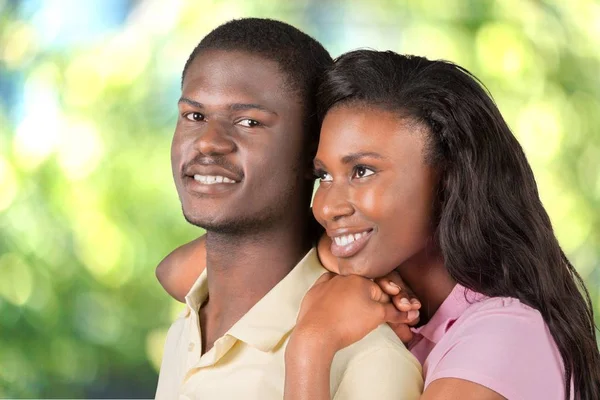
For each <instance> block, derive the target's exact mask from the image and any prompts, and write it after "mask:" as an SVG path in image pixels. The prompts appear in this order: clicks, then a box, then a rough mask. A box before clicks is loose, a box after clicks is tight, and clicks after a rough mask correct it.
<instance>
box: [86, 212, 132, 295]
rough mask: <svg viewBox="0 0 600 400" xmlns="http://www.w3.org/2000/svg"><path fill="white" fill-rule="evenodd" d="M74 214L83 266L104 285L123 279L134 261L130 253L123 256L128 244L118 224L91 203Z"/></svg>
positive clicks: (115, 285) (112, 285) (119, 283)
mask: <svg viewBox="0 0 600 400" xmlns="http://www.w3.org/2000/svg"><path fill="white" fill-rule="evenodd" d="M74 215H75V221H74V230H75V239H76V244H77V254H78V255H79V257H80V259H81V261H82V262H83V264H84V266H85V268H86V269H87V270H88V271H89V272H90V273H91V274H92V276H93V277H94V278H96V279H97V280H98V281H100V282H101V283H102V284H104V285H106V286H109V287H115V288H116V287H120V286H121V285H123V284H124V283H126V282H127V281H128V280H129V279H130V278H131V276H132V273H133V265H132V262H131V259H130V257H125V255H126V253H127V252H128V251H129V249H128V248H127V247H128V246H129V245H130V244H129V243H128V240H127V238H126V237H125V235H124V234H123V232H122V231H121V230H120V229H119V227H118V225H116V224H115V223H114V222H112V221H111V220H110V219H108V217H107V216H106V214H104V213H103V212H101V211H99V210H97V209H94V208H91V207H90V208H88V207H85V206H84V207H81V208H80V209H78V210H77V211H76V212H75V214H74Z"/></svg>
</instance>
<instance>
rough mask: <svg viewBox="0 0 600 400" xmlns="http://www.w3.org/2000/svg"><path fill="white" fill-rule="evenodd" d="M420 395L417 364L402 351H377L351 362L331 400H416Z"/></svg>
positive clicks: (419, 371) (421, 387)
mask: <svg viewBox="0 0 600 400" xmlns="http://www.w3.org/2000/svg"><path fill="white" fill-rule="evenodd" d="M422 391H423V377H422V375H421V367H420V365H419V363H418V361H417V360H416V359H415V358H414V357H413V356H412V355H411V354H410V353H409V352H408V350H406V349H405V348H396V347H378V348H374V349H372V350H371V351H369V352H366V353H364V354H361V355H360V356H357V357H355V358H353V359H352V360H350V362H349V363H348V365H347V367H346V370H345V371H344V373H343V376H342V378H341V381H340V384H339V386H338V387H337V390H336V391H335V393H333V394H332V398H333V399H334V400H372V399H382V400H385V399H394V400H416V399H418V398H419V397H420V396H421V393H422Z"/></svg>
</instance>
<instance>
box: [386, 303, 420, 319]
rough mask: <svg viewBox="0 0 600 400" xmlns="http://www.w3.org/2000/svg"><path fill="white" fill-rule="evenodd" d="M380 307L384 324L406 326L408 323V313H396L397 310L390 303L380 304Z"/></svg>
mask: <svg viewBox="0 0 600 400" xmlns="http://www.w3.org/2000/svg"><path fill="white" fill-rule="evenodd" d="M380 307H382V308H383V320H384V322H387V323H394V324H406V323H407V322H408V321H409V318H408V313H407V312H403V311H398V309H397V308H396V307H395V306H394V305H393V304H392V303H385V304H384V303H380ZM409 312H412V311H409Z"/></svg>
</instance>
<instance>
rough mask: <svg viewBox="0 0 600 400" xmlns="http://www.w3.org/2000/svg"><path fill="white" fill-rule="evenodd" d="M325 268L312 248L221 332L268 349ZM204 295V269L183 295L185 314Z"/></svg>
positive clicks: (287, 327)
mask: <svg viewBox="0 0 600 400" xmlns="http://www.w3.org/2000/svg"><path fill="white" fill-rule="evenodd" d="M325 272H327V271H326V270H325V268H323V266H322V265H321V263H320V261H319V258H318V256H317V251H316V249H314V248H313V249H311V250H310V251H309V252H308V253H307V254H306V255H305V256H304V258H303V259H302V260H300V262H299V263H298V264H297V265H296V266H295V267H294V269H292V270H291V271H290V273H289V274H287V275H286V277H285V278H283V279H282V280H281V282H279V283H278V284H277V285H275V287H274V288H273V289H271V290H270V291H269V292H268V293H267V294H266V295H265V296H264V297H263V298H262V299H261V300H260V301H259V302H258V303H256V304H255V305H254V307H252V308H251V309H250V310H249V311H248V312H247V313H246V314H245V315H244V316H243V317H242V318H241V319H240V320H239V321H238V322H237V323H236V324H235V325H233V326H232V327H231V329H229V331H228V332H227V333H226V334H225V335H229V336H233V337H235V338H236V339H238V340H241V341H242V342H244V343H246V344H248V345H250V346H252V347H255V348H257V349H259V350H261V351H265V352H266V351H271V350H273V349H274V348H275V346H277V345H278V344H279V343H280V342H281V341H282V339H283V338H284V337H285V335H286V334H287V333H289V332H290V331H291V330H292V328H293V327H294V326H295V325H296V318H297V316H298V312H299V311H300V304H301V302H302V299H303V298H304V295H305V294H306V292H307V291H308V290H309V289H310V288H311V287H312V285H313V284H314V283H315V281H316V280H317V279H318V278H319V277H320V276H321V275H322V274H323V273H325ZM207 296H208V282H207V279H206V270H204V271H203V272H202V274H201V275H200V276H199V277H198V279H197V280H196V282H195V283H194V285H193V286H192V288H191V289H190V291H189V293H188V294H187V295H186V296H185V301H186V304H187V307H186V311H185V313H186V316H187V315H189V314H190V313H197V312H198V311H199V309H200V305H201V304H202V303H203V302H204V301H205V300H206V298H207Z"/></svg>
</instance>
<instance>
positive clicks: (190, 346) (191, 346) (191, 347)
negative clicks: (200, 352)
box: [188, 342, 195, 351]
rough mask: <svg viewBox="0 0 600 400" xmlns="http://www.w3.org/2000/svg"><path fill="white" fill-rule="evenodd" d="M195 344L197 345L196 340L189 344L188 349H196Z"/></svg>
mask: <svg viewBox="0 0 600 400" xmlns="http://www.w3.org/2000/svg"><path fill="white" fill-rule="evenodd" d="M194 346H195V345H194V342H192V343H190V344H189V345H188V351H194Z"/></svg>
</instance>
